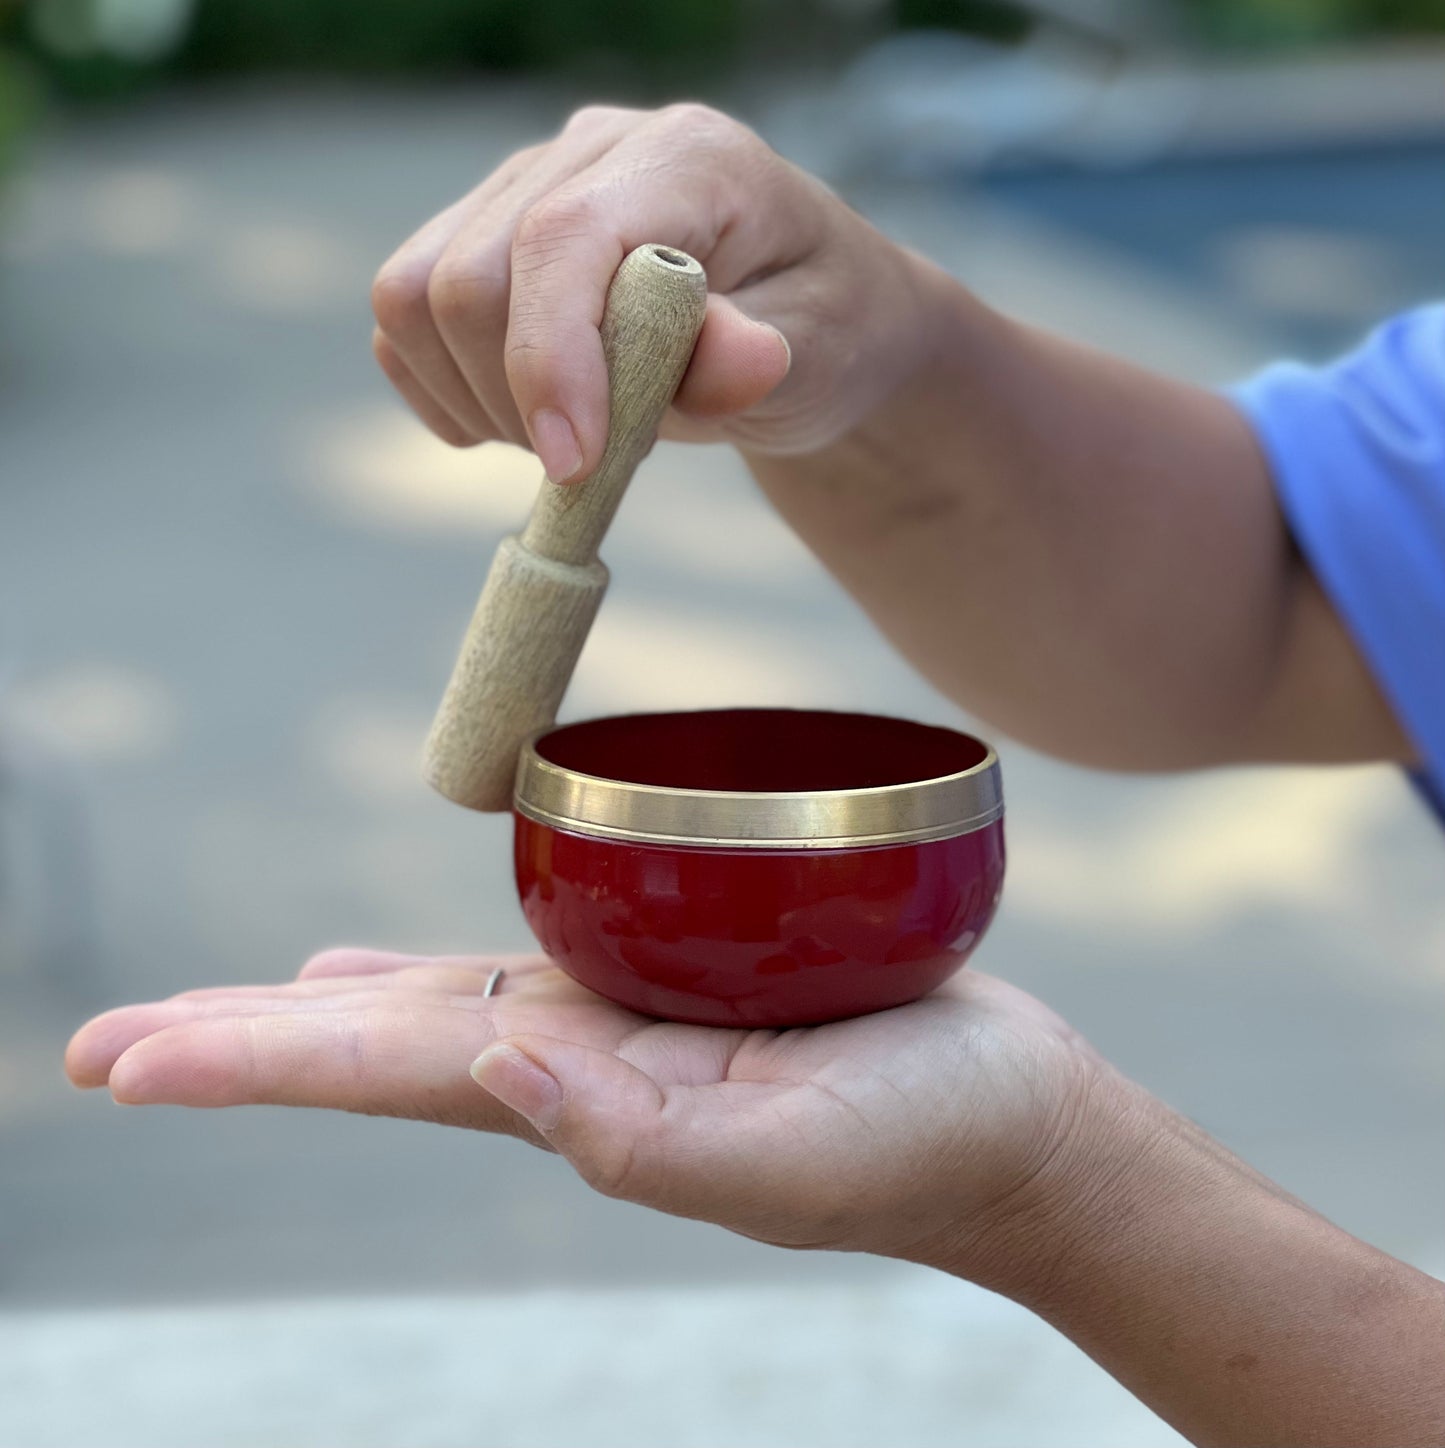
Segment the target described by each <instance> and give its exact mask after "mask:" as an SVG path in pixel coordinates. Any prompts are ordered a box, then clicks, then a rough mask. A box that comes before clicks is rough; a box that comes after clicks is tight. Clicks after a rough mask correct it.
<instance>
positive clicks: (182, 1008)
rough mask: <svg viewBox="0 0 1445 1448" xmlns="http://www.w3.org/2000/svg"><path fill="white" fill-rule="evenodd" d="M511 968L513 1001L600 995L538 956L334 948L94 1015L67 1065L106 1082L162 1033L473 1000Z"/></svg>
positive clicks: (85, 1079)
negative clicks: (239, 982)
mask: <svg viewBox="0 0 1445 1448" xmlns="http://www.w3.org/2000/svg"><path fill="white" fill-rule="evenodd" d="M497 966H501V967H502V968H503V970H504V971H505V972H506V976H505V989H506V990H507V992H508V1000H509V1003H515V1002H518V1001H519V1000H525V1001H526V1002H527V1003H528V1004H538V1003H541V1002H544V1001H546V1002H553V1003H562V1002H579V1001H589V1000H592V999H594V998H593V997H592V996H591V995H590V993H589V992H587V991H585V990H583V989H582V988H581V987H579V986H577V985H576V983H575V982H573V981H571V980H569V979H567V978H566V977H565V976H562V975H561V973H560V972H559V971H557V970H556V968H555V967H553V966H552V964H551V962H550V961H548V960H546V959H545V957H539V956H501V957H490V956H481V957H476V956H441V957H437V958H435V959H432V958H428V957H425V956H417V955H391V954H385V953H381V952H376V951H365V950H334V951H327V952H325V953H324V954H323V955H319V956H317V957H315V959H314V960H312V961H310V962H308V964H307V965H306V966H305V967H303V969H302V972H301V975H300V976H299V977H298V978H297V979H296V980H295V981H294V982H291V983H289V984H285V985H250V986H222V987H216V988H212V989H208V990H195V991H185V992H183V993H181V994H180V995H176V996H172V997H171V998H170V999H169V1000H164V1001H151V1002H147V1003H144V1004H140V1005H133V1006H122V1007H120V1008H119V1009H117V1010H113V1011H107V1012H106V1013H105V1014H104V1015H101V1016H97V1017H96V1018H95V1019H94V1020H91V1021H88V1022H87V1023H86V1024H85V1025H83V1026H82V1027H81V1028H80V1029H79V1030H78V1031H77V1032H76V1033H75V1035H74V1036H73V1037H72V1038H71V1041H70V1044H69V1045H68V1046H67V1048H66V1053H65V1070H66V1074H67V1075H68V1076H69V1077H70V1079H71V1081H72V1082H73V1083H74V1084H75V1085H76V1086H79V1087H82V1088H93V1087H99V1086H104V1085H106V1084H107V1082H108V1081H109V1079H110V1073H111V1068H112V1067H113V1066H114V1065H115V1063H116V1061H117V1060H118V1059H119V1058H120V1057H121V1056H122V1055H123V1054H124V1053H125V1052H126V1051H127V1050H129V1049H130V1047H131V1046H133V1045H135V1044H136V1043H137V1042H139V1041H141V1040H143V1039H145V1038H146V1037H147V1036H151V1035H155V1034H156V1033H157V1032H159V1031H163V1030H168V1029H170V1028H172V1027H175V1026H181V1025H189V1024H192V1023H194V1022H196V1021H201V1020H207V1019H213V1018H218V1017H227V1016H248V1015H277V1014H284V1013H287V1012H290V1013H315V1012H326V1011H339V1010H350V1009H354V1008H356V1007H357V1006H359V1005H364V1004H366V1003H369V1002H371V1001H374V1000H376V999H378V997H379V996H381V995H382V994H383V993H385V994H410V995H413V996H416V997H426V998H430V999H432V1000H442V1001H453V1000H455V1001H462V1002H467V1001H468V1000H475V998H477V997H480V996H482V995H483V994H484V993H485V991H486V987H487V981H488V979H489V978H490V976H491V973H492V971H493V970H494V969H495V968H496V967H497Z"/></svg>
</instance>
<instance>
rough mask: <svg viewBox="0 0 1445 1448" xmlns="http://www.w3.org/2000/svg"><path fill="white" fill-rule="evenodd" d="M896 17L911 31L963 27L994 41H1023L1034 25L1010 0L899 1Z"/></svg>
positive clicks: (962, 29)
mask: <svg viewBox="0 0 1445 1448" xmlns="http://www.w3.org/2000/svg"><path fill="white" fill-rule="evenodd" d="M894 17H895V19H896V21H897V23H898V24H899V25H900V26H902V27H903V28H904V29H907V30H923V29H929V30H961V31H964V32H966V33H967V34H969V35H986V36H988V37H990V38H991V39H994V40H1022V39H1023V37H1024V36H1025V35H1027V34H1028V32H1029V29H1030V25H1031V22H1030V20H1029V17H1028V16H1027V14H1026V13H1025V12H1024V11H1023V10H1022V9H1021V8H1020V7H1019V6H1018V5H1010V4H1009V3H1007V0H896V4H895V7H894Z"/></svg>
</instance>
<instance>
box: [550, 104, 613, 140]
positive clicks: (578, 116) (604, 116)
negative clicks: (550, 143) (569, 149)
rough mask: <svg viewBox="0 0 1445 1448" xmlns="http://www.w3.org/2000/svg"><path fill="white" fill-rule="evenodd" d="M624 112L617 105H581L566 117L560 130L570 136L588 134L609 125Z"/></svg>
mask: <svg viewBox="0 0 1445 1448" xmlns="http://www.w3.org/2000/svg"><path fill="white" fill-rule="evenodd" d="M624 114H625V112H624V111H623V110H622V109H621V107H619V106H598V105H591V106H581V107H579V108H578V109H577V110H575V111H573V112H572V114H571V115H570V116H568V117H567V123H566V124H565V125H564V126H563V127H562V131H563V133H564V134H565V135H571V136H579V135H589V134H591V133H592V132H593V131H597V130H601V129H602V128H603V127H604V126H610V125H611V124H612V123H613V122H614V121H616V120H617V119H619V118H620V117H621V116H623V115H624Z"/></svg>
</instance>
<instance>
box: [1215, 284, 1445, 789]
mask: <svg viewBox="0 0 1445 1448" xmlns="http://www.w3.org/2000/svg"><path fill="white" fill-rule="evenodd" d="M1230 395H1231V396H1232V398H1233V399H1234V401H1235V403H1236V404H1237V405H1238V406H1239V407H1241V408H1242V409H1243V411H1244V413H1245V415H1246V416H1247V417H1248V419H1249V420H1250V422H1251V424H1252V425H1253V427H1254V430H1255V432H1256V434H1257V435H1258V437H1259V441H1260V444H1261V446H1262V447H1263V448H1264V452H1265V456H1266V457H1267V459H1268V461H1269V464H1270V468H1271V470H1272V471H1273V474H1274V479H1275V485H1276V487H1277V489H1278V491H1279V498H1280V504H1281V506H1282V508H1283V510H1284V514H1285V517H1286V519H1287V520H1288V523H1289V526H1290V529H1291V531H1292V532H1293V535H1294V538H1295V541H1296V542H1297V544H1298V545H1299V548H1300V551H1301V552H1302V553H1303V554H1304V556H1305V557H1306V558H1307V559H1308V560H1309V563H1310V565H1311V566H1312V568H1313V569H1314V573H1315V576H1316V577H1317V578H1318V579H1319V582H1320V586H1321V587H1322V588H1323V589H1324V590H1325V592H1326V594H1328V595H1329V597H1330V599H1331V600H1332V602H1333V603H1334V605H1335V607H1336V609H1337V610H1338V611H1339V614H1340V617H1341V619H1342V620H1343V621H1344V623H1345V626H1346V627H1347V628H1348V629H1349V630H1350V632H1351V634H1352V635H1353V636H1354V638H1355V640H1356V641H1357V642H1358V644H1359V646H1360V649H1361V651H1362V653H1363V654H1364V656H1365V658H1366V660H1367V661H1368V663H1369V665H1370V667H1371V669H1372V670H1373V672H1374V674H1375V677H1376V678H1377V680H1378V681H1379V684H1380V687H1381V689H1382V691H1383V692H1384V694H1385V696H1386V698H1387V699H1388V700H1389V701H1390V703H1391V705H1392V706H1393V708H1394V710H1395V713H1396V715H1397V716H1398V718H1399V720H1400V723H1401V724H1402V726H1403V727H1404V729H1405V731H1406V733H1407V734H1409V735H1410V737H1411V738H1412V739H1413V740H1414V742H1415V745H1416V747H1417V748H1418V750H1419V752H1420V757H1421V760H1422V763H1423V767H1424V776H1423V778H1422V779H1421V780H1420V781H1419V782H1420V784H1421V785H1422V787H1423V788H1424V789H1425V791H1426V793H1427V795H1428V796H1430V797H1431V798H1432V800H1433V802H1434V803H1435V804H1436V807H1437V809H1442V806H1445V305H1442V306H1432V307H1426V308H1422V309H1421V310H1419V311H1414V312H1407V313H1405V314H1404V315H1402V316H1399V317H1396V318H1395V319H1394V320H1393V321H1390V322H1388V323H1387V324H1386V325H1384V326H1383V327H1381V328H1380V329H1379V330H1378V331H1376V332H1375V333H1374V334H1373V335H1372V336H1371V337H1370V338H1369V339H1368V340H1367V341H1366V342H1365V343H1364V345H1363V346H1362V347H1360V348H1359V350H1358V351H1356V352H1353V353H1351V354H1350V355H1349V356H1347V357H1344V358H1343V359H1341V360H1340V361H1338V362H1335V363H1333V364H1331V365H1330V366H1328V367H1323V368H1310V367H1303V366H1300V365H1298V364H1296V363H1290V362H1285V363H1278V364H1276V365H1275V366H1272V367H1270V368H1268V369H1266V370H1265V371H1264V372H1262V373H1261V374H1260V375H1259V376H1257V377H1255V378H1253V379H1252V380H1250V381H1249V382H1246V383H1244V384H1243V385H1242V386H1239V387H1236V388H1234V389H1232V390H1231V393H1230ZM1442 815H1445V809H1442Z"/></svg>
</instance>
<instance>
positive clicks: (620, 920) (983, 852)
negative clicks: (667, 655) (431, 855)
mask: <svg viewBox="0 0 1445 1448" xmlns="http://www.w3.org/2000/svg"><path fill="white" fill-rule="evenodd" d="M532 748H533V749H534V750H535V751H536V753H537V756H538V758H539V759H540V760H541V761H542V763H543V765H544V766H545V767H552V768H555V769H560V770H565V771H568V772H569V774H571V775H572V776H573V777H574V778H575V777H582V778H584V779H590V780H593V781H602V780H608V781H613V782H618V781H620V782H622V783H625V784H627V785H629V786H636V787H637V790H638V794H637V795H636V796H633V799H634V803H635V800H636V798H638V797H640V799H641V804H640V806H637V807H636V808H634V809H633V812H632V813H631V814H628V815H626V817H625V818H624V817H623V816H620V815H618V814H617V812H616V810H617V808H618V807H617V805H616V803H615V801H616V799H617V798H619V797H622V796H621V795H619V794H617V793H614V795H613V796H612V799H613V803H612V804H609V805H606V806H604V807H601V808H594V807H591V806H584V807H582V808H579V809H576V810H574V811H573V813H577V814H585V815H589V816H590V818H588V819H582V820H577V819H570V820H568V821H567V826H568V827H562V825H561V824H559V823H558V819H557V816H555V815H551V814H549V812H548V810H546V809H544V808H542V807H540V806H539V805H538V804H537V802H536V799H535V798H532V797H529V794H530V793H531V792H530V791H529V787H528V784H527V771H526V767H525V764H524V769H523V772H522V774H521V776H519V793H518V812H517V817H516V874H517V888H518V891H519V894H520V897H521V901H522V909H523V911H524V913H525V915H526V918H527V921H528V924H529V925H530V926H531V928H532V930H533V932H534V933H535V935H536V937H537V940H538V941H539V943H540V944H541V946H542V949H543V950H544V951H546V953H547V954H548V955H549V956H551V957H552V959H553V960H555V961H556V963H557V964H558V965H559V966H560V967H561V968H562V969H563V970H565V971H566V972H567V973H568V974H569V975H571V976H573V977H574V978H575V979H576V980H578V981H580V982H581V983H582V984H584V985H586V986H588V987H590V988H591V989H592V990H595V991H597V992H598V993H599V994H600V995H604V996H606V997H608V998H609V999H610V1000H614V1001H616V1002H618V1003H619V1004H621V1005H624V1006H627V1007H629V1008H630V1009H632V1010H636V1011H640V1012H642V1013H644V1014H646V1015H651V1016H659V1017H663V1018H665V1019H669V1020H675V1021H686V1022H694V1023H698V1024H703V1025H713V1026H749V1027H753V1026H794V1025H805V1024H811V1023H817V1022H822V1021H828V1020H836V1019H839V1018H841V1017H845V1016H854V1015H860V1014H864V1013H866V1012H869V1011H876V1010H881V1009H884V1008H886V1007H889V1006H896V1005H901V1004H903V1003H905V1002H907V1001H911V1000H916V999H917V998H918V997H919V996H922V995H926V994H927V993H928V992H929V991H931V990H933V989H934V988H935V987H936V986H938V985H939V984H941V983H942V982H943V981H944V980H945V979H947V977H948V976H950V975H951V974H952V973H953V972H954V971H955V970H957V969H958V968H959V967H960V966H961V965H962V964H963V962H964V961H965V959H966V958H967V956H968V954H969V952H970V951H971V950H972V949H973V948H974V946H975V945H976V944H977V943H978V941H979V939H980V938H981V936H982V935H983V933H984V931H985V930H986V929H987V927H988V924H989V922H990V921H991V920H992V918H993V915H994V912H995V910H996V909H997V906H998V900H999V895H1000V892H1001V890H1002V887H1003V877H1004V841H1003V822H1002V818H1001V813H1002V802H1001V797H997V798H996V802H994V803H988V801H987V800H986V801H985V803H986V804H987V805H988V807H987V808H982V809H978V808H975V807H974V806H975V805H976V803H977V801H976V799H975V797H974V794H975V793H976V791H975V792H971V793H966V794H965V795H960V790H961V789H963V788H964V786H965V785H967V786H969V788H970V789H972V788H973V786H975V785H976V786H978V787H980V788H982V787H983V786H985V785H987V786H988V788H990V789H991V790H992V791H993V793H992V794H991V795H989V796H988V800H995V797H996V796H997V784H996V781H997V762H996V760H994V758H993V754H992V751H991V750H989V749H988V748H987V746H986V745H983V744H980V743H979V741H977V740H974V739H971V738H970V737H969V736H967V735H962V734H956V733H954V732H953V731H951V730H936V729H932V728H929V727H928V726H924V725H917V724H909V723H907V722H906V721H901V720H889V719H878V718H875V717H874V716H868V715H849V714H830V713H824V712H818V711H790V710H729V711H709V712H706V713H700V714H679V715H666V716H661V715H642V716H634V717H633V718H632V719H625V718H624V719H612V720H598V721H591V722H590V723H588V724H581V725H572V726H567V727H563V728H560V729H555V730H552V731H549V732H548V733H546V734H544V735H542V736H541V737H540V738H539V739H538V740H536V741H535V742H534V744H533V746H532ZM958 765H961V766H962V769H959V768H956V767H954V766H958ZM940 769H943V770H945V771H946V779H947V781H949V787H950V788H951V789H952V790H953V795H952V796H951V798H952V800H953V801H954V804H951V805H950V806H949V807H948V808H947V809H944V810H943V816H942V817H938V818H927V819H923V820H922V822H920V819H919V817H918V816H917V815H916V814H914V815H909V816H907V817H885V818H892V819H893V823H892V824H891V825H884V826H880V825H878V824H877V823H876V820H877V811H878V810H879V809H880V808H885V809H886V808H888V807H890V802H892V801H895V800H902V799H904V798H905V797H907V798H914V799H916V798H917V797H919V795H920V794H923V795H927V793H928V790H929V789H931V788H933V781H934V780H939V781H940V786H941V784H942V782H943V778H944V777H940V776H939V775H938V774H937V771H939V770H940ZM975 774H977V775H978V776H979V778H977V779H972V778H971V776H972V775H975ZM984 775H988V778H983V776H984ZM960 781H962V783H960ZM790 782H796V783H797V785H798V786H799V787H798V788H793V789H786V788H780V786H785V785H786V784H788V783H790ZM932 797H933V799H934V801H935V804H934V814H935V815H937V814H938V810H939V808H941V806H939V805H938V804H937V799H938V790H937V789H934V791H933V796H932ZM960 798H966V799H967V800H970V801H973V804H970V805H969V806H968V808H964V809H959V808H958V807H957V803H956V802H957V800H958V799H960ZM719 801H726V802H727V804H726V811H727V814H726V819H727V825H726V830H727V831H734V832H740V833H744V834H746V835H748V836H752V835H754V834H756V835H757V836H758V838H751V837H750V838H745V839H738V838H733V839H730V840H728V836H727V833H726V832H725V831H724V830H722V829H719V814H718V810H719V809H720V808H722V806H721V805H720V804H719V803H718V802H719ZM779 801H782V802H783V803H781V804H780V803H779ZM839 801H842V803H841V804H839V803H838V802H839ZM679 802H680V805H681V807H680V808H675V809H673V810H672V812H671V813H670V814H666V813H664V814H663V815H659V814H658V811H659V810H665V809H666V807H667V806H668V805H669V804H673V805H677V804H678V803H679ZM860 802H861V803H860ZM861 807H866V808H867V809H868V810H872V811H873V812H874V814H873V817H872V818H873V819H874V824H873V825H872V826H871V828H873V829H874V830H875V833H877V834H879V835H880V836H881V837H887V835H888V834H889V833H890V832H891V834H893V835H897V836H902V838H898V839H896V840H895V841H894V842H891V843H881V844H878V843H875V844H867V843H863V844H860V843H857V839H858V836H856V835H843V834H838V833H835V834H833V835H829V834H827V833H826V831H827V830H828V829H830V828H834V827H835V825H836V821H837V820H838V819H840V818H842V819H847V820H852V821H857V820H858V819H859V818H860V817H861V816H860V815H859V809H860V808H861ZM629 808H631V806H629ZM838 809H842V810H844V813H843V814H841V815H840V814H838V813H837V810H838ZM609 810H611V811H612V812H611V813H610V814H609ZM830 810H831V811H833V812H832V813H830ZM648 811H651V814H649V813H648ZM950 811H951V812H952V813H953V814H961V815H962V818H958V819H954V820H952V822H951V823H950V820H949V818H948V816H949V813H950ZM970 811H972V812H971V813H970ZM905 814H906V812H905ZM539 815H540V816H544V817H541V818H539V817H535V816H539ZM755 817H758V818H763V819H764V820H765V822H764V823H756V818H755ZM800 820H803V821H805V822H806V823H805V825H804V826H803V828H801V829H800V827H799V821H800ZM679 821H680V822H681V824H679V823H678V822H679ZM785 821H786V822H787V823H786V824H784V823H783V822H785ZM829 821H832V822H833V823H832V824H830V823H829ZM693 822H695V824H696V827H697V833H698V834H700V835H701V834H705V835H706V836H707V839H705V840H701V839H691V838H689V837H688V836H687V834H685V833H681V834H680V833H677V831H678V830H679V829H681V830H684V831H685V830H687V829H689V828H690V827H691V823H693ZM659 825H662V826H665V827H666V833H665V835H664V833H663V831H662V830H661V829H659V828H658V827H659ZM820 829H821V830H823V831H824V833H822V834H811V835H810V834H808V833H807V831H809V830H820ZM790 831H796V832H797V834H798V837H797V838H794V839H793V840H791V842H790V843H789V845H788V846H787V847H781V848H779V847H775V845H774V843H773V842H772V841H771V840H769V839H768V836H769V835H770V834H773V835H776V834H779V833H780V832H782V833H786V832H790ZM920 833H922V834H925V835H926V834H930V833H931V834H932V836H933V837H928V838H909V837H908V836H910V835H918V834H920ZM640 834H641V835H649V834H650V835H651V836H652V837H650V838H639V837H638V835H640ZM865 838H866V837H865ZM723 840H727V842H726V843H724V842H722V841H723ZM834 840H838V841H839V843H836V844H835V843H833V841H834ZM842 841H847V843H843V842H842Z"/></svg>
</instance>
